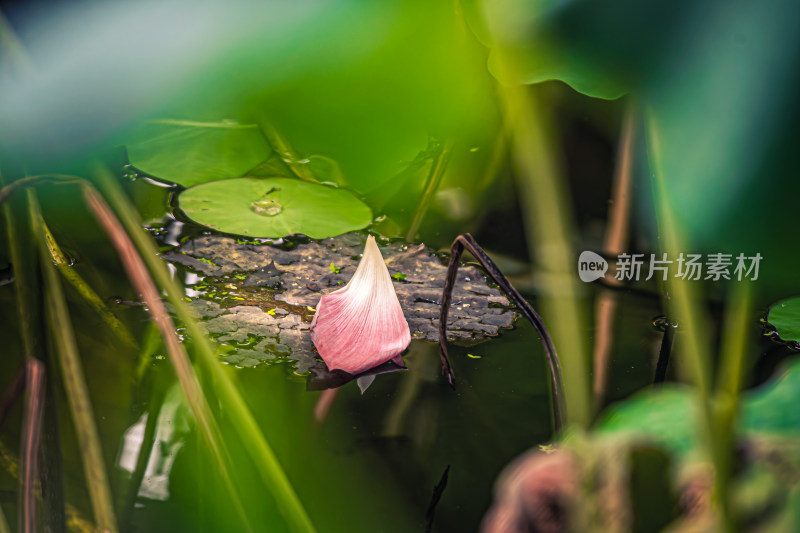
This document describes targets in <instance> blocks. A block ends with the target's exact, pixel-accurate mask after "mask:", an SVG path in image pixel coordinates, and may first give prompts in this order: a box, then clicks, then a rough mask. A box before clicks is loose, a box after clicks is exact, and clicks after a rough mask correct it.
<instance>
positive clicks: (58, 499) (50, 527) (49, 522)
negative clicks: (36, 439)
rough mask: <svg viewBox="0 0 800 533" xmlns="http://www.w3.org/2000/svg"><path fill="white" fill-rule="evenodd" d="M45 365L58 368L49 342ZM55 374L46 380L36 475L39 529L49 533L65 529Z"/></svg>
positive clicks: (60, 531)
mask: <svg viewBox="0 0 800 533" xmlns="http://www.w3.org/2000/svg"><path fill="white" fill-rule="evenodd" d="M47 344H48V346H47V361H46V366H47V368H49V369H54V368H58V360H57V356H56V353H55V347H54V346H53V343H52V342H50V343H47ZM57 379H58V378H57V374H56V373H55V372H53V373H51V375H50V377H49V379H47V380H46V385H47V391H46V393H45V402H44V419H43V421H42V424H43V425H42V429H43V431H42V445H41V446H42V453H41V454H40V469H41V470H40V473H39V475H40V476H41V481H42V517H43V522H44V524H43V528H44V530H45V531H48V532H49V533H64V532H65V531H66V529H67V516H66V505H65V501H64V459H63V457H62V450H61V433H59V427H60V426H61V423H60V422H59V420H58V407H57V405H56V401H55V398H56V394H57V388H56V381H57Z"/></svg>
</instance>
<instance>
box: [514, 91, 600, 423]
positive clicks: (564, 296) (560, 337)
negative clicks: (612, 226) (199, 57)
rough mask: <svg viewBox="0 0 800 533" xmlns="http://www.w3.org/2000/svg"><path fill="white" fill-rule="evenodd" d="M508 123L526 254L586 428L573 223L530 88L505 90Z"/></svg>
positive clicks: (568, 392) (568, 399)
mask: <svg viewBox="0 0 800 533" xmlns="http://www.w3.org/2000/svg"><path fill="white" fill-rule="evenodd" d="M500 94H501V97H502V103H503V106H504V109H503V111H504V114H505V119H506V120H508V121H510V127H511V131H512V134H513V144H512V147H513V148H512V150H513V152H512V153H513V156H514V163H515V166H516V170H517V172H516V174H517V178H518V186H519V194H520V200H521V202H522V205H523V207H524V210H523V216H524V217H525V229H526V232H525V233H526V238H527V241H528V249H529V250H530V251H531V255H532V256H533V257H534V258H535V261H536V265H537V273H538V274H539V275H540V276H541V277H542V278H543V279H544V283H543V284H542V286H543V291H542V294H541V296H540V298H539V301H540V305H539V307H540V308H541V309H542V315H543V316H545V317H548V324H549V327H550V331H551V332H552V337H553V341H554V342H555V345H556V346H557V347H558V353H559V354H561V357H562V365H563V369H564V396H565V404H566V419H567V423H568V424H569V425H572V426H575V427H578V428H587V427H588V426H589V423H590V422H591V418H592V414H591V393H590V385H589V364H588V357H587V354H588V345H587V339H586V331H587V329H586V327H585V325H584V324H585V317H584V315H585V310H584V309H583V307H582V305H581V303H580V297H579V289H578V286H577V283H578V278H577V276H576V275H575V264H574V262H575V258H576V255H575V253H574V251H573V250H572V244H571V243H572V236H573V234H574V233H573V229H572V227H573V223H572V216H571V210H570V203H569V201H568V196H567V192H566V191H565V189H564V180H563V179H562V177H563V172H562V171H561V169H560V167H559V164H558V161H557V157H556V156H555V155H554V154H556V153H557V147H556V146H554V144H553V142H552V133H551V132H550V122H549V120H548V118H547V116H546V114H545V110H544V107H543V106H542V105H540V103H539V101H538V97H537V95H536V94H535V92H533V91H532V90H530V88H527V87H523V86H517V87H508V88H504V89H501V93H500Z"/></svg>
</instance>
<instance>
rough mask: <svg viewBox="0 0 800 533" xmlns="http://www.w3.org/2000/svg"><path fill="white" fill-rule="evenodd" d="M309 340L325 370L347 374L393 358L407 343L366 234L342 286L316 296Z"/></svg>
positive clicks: (373, 246) (386, 274) (376, 254)
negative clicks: (354, 266) (358, 258)
mask: <svg viewBox="0 0 800 533" xmlns="http://www.w3.org/2000/svg"><path fill="white" fill-rule="evenodd" d="M311 340H312V341H314V345H315V346H316V347H317V350H318V351H319V354H320V356H322V360H323V361H325V364H326V365H328V369H329V370H337V369H338V370H344V371H345V372H348V373H350V374H360V373H361V372H365V371H367V370H369V369H370V368H374V367H376V366H378V365H380V364H383V363H385V362H386V361H389V360H391V359H394V358H395V357H397V356H399V354H400V353H402V352H403V350H405V349H406V348H407V347H408V345H409V343H410V342H411V331H409V329H408V323H407V322H406V319H405V317H404V316H403V310H402V309H401V308H400V302H399V301H398V300H397V294H395V292H394V286H393V285H392V278H391V277H390V276H389V269H387V268H386V264H385V263H384V262H383V256H381V252H380V250H379V249H378V245H377V243H376V242H375V238H374V237H373V236H372V235H370V236H369V237H367V243H366V246H365V247H364V255H363V257H362V258H361V262H360V263H359V264H358V268H357V269H356V272H355V274H353V277H352V278H351V279H350V281H349V282H348V283H347V285H345V286H344V287H342V288H341V289H339V290H337V291H335V292H332V293H330V294H326V295H324V296H323V297H322V298H320V300H319V304H318V305H317V312H316V313H315V314H314V320H313V321H312V322H311Z"/></svg>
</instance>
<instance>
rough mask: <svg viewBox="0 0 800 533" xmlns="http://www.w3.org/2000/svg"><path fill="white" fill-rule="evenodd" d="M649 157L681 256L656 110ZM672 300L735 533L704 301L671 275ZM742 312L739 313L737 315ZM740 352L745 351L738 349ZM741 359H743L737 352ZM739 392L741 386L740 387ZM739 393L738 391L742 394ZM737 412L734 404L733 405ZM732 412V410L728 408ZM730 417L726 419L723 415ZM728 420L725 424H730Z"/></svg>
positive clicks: (671, 247)
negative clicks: (714, 406)
mask: <svg viewBox="0 0 800 533" xmlns="http://www.w3.org/2000/svg"><path fill="white" fill-rule="evenodd" d="M646 121H647V132H648V155H649V159H650V168H651V173H652V176H653V182H654V195H655V205H656V219H657V222H658V231H659V236H660V238H661V243H662V245H661V249H662V251H663V252H667V253H668V254H669V255H670V256H677V254H678V253H680V252H681V251H682V250H685V249H686V248H685V242H686V239H685V237H684V235H683V233H682V231H681V226H680V223H679V222H678V220H677V218H676V217H675V211H674V209H673V206H672V200H671V197H670V193H669V190H668V188H667V185H666V176H665V175H664V171H663V164H662V153H663V152H662V146H661V142H660V139H661V137H660V135H659V130H658V125H657V121H656V119H655V117H654V116H653V114H652V112H650V113H647V115H646ZM666 287H667V290H668V292H669V295H670V298H669V300H667V302H666V303H667V306H668V312H669V315H670V316H671V317H672V319H673V320H677V322H678V323H679V325H680V328H681V349H679V350H677V359H678V362H679V365H678V371H679V372H680V373H682V374H683V376H684V379H685V380H686V381H688V382H690V383H691V384H693V385H694V386H695V394H696V398H697V403H698V407H699V409H698V411H699V413H700V420H698V424H699V426H700V427H699V428H698V429H699V432H700V435H701V437H702V441H703V444H704V448H705V454H706V456H707V459H708V460H709V461H711V463H712V464H713V465H714V470H715V475H714V491H713V502H714V504H715V505H716V507H717V509H718V511H719V518H720V524H721V527H722V530H723V531H730V530H731V524H732V522H731V518H730V509H729V508H728V502H727V497H726V491H727V487H726V482H727V475H726V472H727V470H728V467H729V465H728V461H727V459H726V458H727V457H729V453H730V449H731V446H732V442H731V440H730V431H728V432H727V434H724V433H726V432H724V431H723V432H720V431H719V430H720V429H722V428H720V427H719V424H720V422H721V420H722V419H717V417H715V416H714V412H713V411H712V406H711V365H710V359H711V357H710V356H711V353H712V351H711V340H710V339H709V337H708V333H707V332H708V328H707V327H706V319H705V316H704V314H703V312H702V310H701V300H700V297H699V295H698V294H697V291H696V290H695V289H694V287H693V286H692V283H691V281H689V280H684V279H681V278H675V277H672V278H670V279H669V281H667V283H666ZM738 314H739V311H736V313H735V315H736V316H737V317H738ZM738 349H743V347H739V348H738ZM732 357H733V359H734V360H736V361H738V360H739V359H740V357H742V356H741V355H738V354H734V355H733V356H732ZM740 371H741V369H740V368H739V369H738V370H737V369H733V374H732V376H731V377H730V378H729V380H730V382H729V385H730V386H734V383H733V381H737V382H738V380H740V377H741V376H740ZM736 388H737V389H738V385H736ZM737 394H738V393H737ZM733 408H734V409H735V406H734V407H733ZM726 411H727V410H726ZM723 418H726V419H727V416H726V417H723ZM727 424H728V422H725V424H724V425H725V426H727Z"/></svg>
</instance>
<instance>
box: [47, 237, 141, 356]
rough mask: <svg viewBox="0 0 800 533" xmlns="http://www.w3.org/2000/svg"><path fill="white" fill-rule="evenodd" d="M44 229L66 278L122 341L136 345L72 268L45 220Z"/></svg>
mask: <svg viewBox="0 0 800 533" xmlns="http://www.w3.org/2000/svg"><path fill="white" fill-rule="evenodd" d="M42 231H43V232H44V239H45V243H46V244H47V250H48V251H49V252H50V257H51V259H52V260H53V263H55V265H56V268H57V269H58V271H59V272H61V275H62V276H64V279H65V280H67V282H68V283H69V284H70V285H72V286H73V287H74V288H75V290H77V291H78V294H80V295H81V296H82V297H83V299H84V300H86V302H87V303H88V304H89V305H90V306H92V308H94V310H95V311H96V312H97V314H98V315H100V318H102V319H103V322H105V323H106V326H108V328H109V329H110V330H111V331H113V332H114V333H115V334H116V335H117V337H119V338H120V340H121V341H122V342H124V343H125V344H127V345H128V346H131V347H133V346H135V345H136V342H135V341H134V340H133V336H132V335H131V334H130V332H129V331H128V328H126V327H125V326H124V325H123V324H122V322H120V321H119V319H118V318H117V317H116V316H115V315H114V313H112V312H111V309H109V308H108V306H106V304H105V303H103V300H102V299H101V298H100V296H98V295H97V293H96V292H94V290H93V289H92V288H91V287H90V286H89V284H88V283H86V281H84V279H83V278H82V277H81V276H80V275H79V274H78V273H77V272H75V269H74V268H72V266H71V265H70V263H69V260H68V259H67V258H66V256H64V253H63V252H62V251H61V248H60V247H59V246H58V243H57V242H56V240H55V238H54V237H53V234H52V233H51V232H50V228H48V227H47V224H46V223H44V222H43V223H42Z"/></svg>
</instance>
